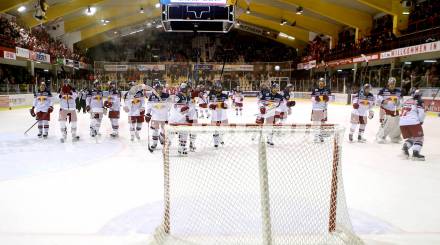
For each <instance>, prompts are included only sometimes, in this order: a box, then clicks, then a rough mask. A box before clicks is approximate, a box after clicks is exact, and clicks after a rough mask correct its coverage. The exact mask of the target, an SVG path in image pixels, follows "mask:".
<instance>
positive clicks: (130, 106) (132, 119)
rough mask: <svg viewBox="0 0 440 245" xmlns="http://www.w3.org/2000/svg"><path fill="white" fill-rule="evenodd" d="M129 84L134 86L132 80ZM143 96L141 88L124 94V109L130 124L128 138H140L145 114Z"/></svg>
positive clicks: (132, 139)
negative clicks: (132, 92)
mask: <svg viewBox="0 0 440 245" xmlns="http://www.w3.org/2000/svg"><path fill="white" fill-rule="evenodd" d="M130 85H131V86H132V87H133V86H135V84H134V82H131V83H130ZM144 98H145V96H144V93H143V92H142V90H138V91H135V93H134V94H133V95H131V94H130V93H129V92H127V93H126V94H125V96H124V111H125V112H127V114H128V123H129V124H130V140H131V141H134V137H136V138H137V139H138V140H140V139H141V136H140V131H141V130H142V123H143V122H144V116H145V99H144Z"/></svg>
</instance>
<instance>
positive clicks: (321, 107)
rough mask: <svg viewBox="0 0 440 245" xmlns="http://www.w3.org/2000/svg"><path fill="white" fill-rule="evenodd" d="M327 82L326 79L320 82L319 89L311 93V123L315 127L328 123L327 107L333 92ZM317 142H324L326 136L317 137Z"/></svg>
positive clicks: (317, 135) (321, 79)
mask: <svg viewBox="0 0 440 245" xmlns="http://www.w3.org/2000/svg"><path fill="white" fill-rule="evenodd" d="M325 85H326V82H325V79H324V78H322V77H321V78H320V79H319V81H318V87H317V88H314V89H313V90H312V93H311V98H312V116H311V121H312V123H313V124H315V125H321V124H323V123H325V122H327V107H328V102H329V101H330V95H331V91H330V89H328V88H327V87H325ZM314 141H315V142H323V141H324V135H323V133H322V132H320V133H319V134H316V135H315V140H314Z"/></svg>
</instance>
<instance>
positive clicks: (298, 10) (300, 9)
mask: <svg viewBox="0 0 440 245" xmlns="http://www.w3.org/2000/svg"><path fill="white" fill-rule="evenodd" d="M303 12H304V9H303V7H301V6H298V8H296V14H297V15H301V14H302V13H303Z"/></svg>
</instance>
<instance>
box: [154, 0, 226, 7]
mask: <svg viewBox="0 0 440 245" xmlns="http://www.w3.org/2000/svg"><path fill="white" fill-rule="evenodd" d="M160 3H161V4H162V5H205V6H209V5H223V6H225V5H226V4H227V3H228V1H227V0H160Z"/></svg>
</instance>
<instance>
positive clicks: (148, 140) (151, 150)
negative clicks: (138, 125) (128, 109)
mask: <svg viewBox="0 0 440 245" xmlns="http://www.w3.org/2000/svg"><path fill="white" fill-rule="evenodd" d="M147 125H148V128H147V144H148V151H150V153H153V151H154V149H152V148H151V146H150V122H148V124H147Z"/></svg>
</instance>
